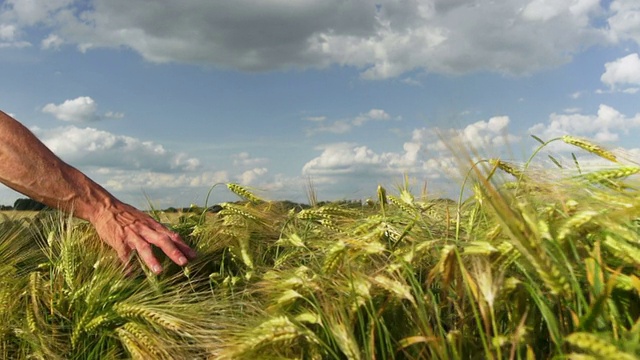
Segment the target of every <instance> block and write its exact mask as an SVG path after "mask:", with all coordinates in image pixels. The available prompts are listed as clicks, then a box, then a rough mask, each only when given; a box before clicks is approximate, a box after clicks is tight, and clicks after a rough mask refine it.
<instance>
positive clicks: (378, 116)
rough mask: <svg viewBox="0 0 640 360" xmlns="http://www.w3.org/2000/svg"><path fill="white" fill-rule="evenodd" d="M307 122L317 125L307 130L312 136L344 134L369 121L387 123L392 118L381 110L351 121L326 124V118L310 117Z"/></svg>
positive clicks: (372, 111) (372, 110) (371, 111)
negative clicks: (318, 134)
mask: <svg viewBox="0 0 640 360" xmlns="http://www.w3.org/2000/svg"><path fill="white" fill-rule="evenodd" d="M306 119H307V120H309V121H312V122H314V123H316V124H317V125H316V126H315V127H313V128H311V129H308V131H307V135H314V134H317V133H333V134H344V133H347V132H349V131H351V129H353V128H354V127H358V126H363V125H364V124H366V123H368V122H371V121H388V120H392V119H393V118H392V117H391V115H389V114H388V113H387V112H386V111H384V110H382V109H371V110H369V111H368V112H366V113H362V114H359V115H358V116H356V117H354V118H353V119H343V120H336V121H334V122H332V123H328V124H327V123H326V122H325V120H326V117H324V116H322V117H312V118H306ZM400 119H401V117H399V116H398V117H396V118H395V120H400Z"/></svg>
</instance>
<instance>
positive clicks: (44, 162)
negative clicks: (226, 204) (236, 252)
mask: <svg viewBox="0 0 640 360" xmlns="http://www.w3.org/2000/svg"><path fill="white" fill-rule="evenodd" d="M0 182H2V183H4V184H5V185H7V186H9V187H10V188H12V189H14V190H16V191H19V192H21V193H23V194H25V195H27V196H29V197H30V198H32V199H34V200H37V201H40V202H42V203H44V204H46V205H48V206H50V207H53V208H58V209H61V210H63V211H67V212H70V213H71V214H73V215H74V216H76V217H79V218H81V219H85V220H88V221H89V222H91V224H93V226H94V227H95V228H96V231H97V232H98V235H99V236H100V238H101V239H102V240H103V241H104V242H105V243H107V244H108V245H109V246H111V247H112V248H113V249H114V250H115V251H116V252H117V253H118V257H119V258H120V260H122V261H123V262H124V263H125V264H128V261H129V259H130V255H131V253H132V252H134V251H135V252H137V253H138V255H139V256H140V258H141V259H142V261H143V262H144V263H145V264H146V265H147V266H148V267H149V268H150V269H151V270H152V271H153V272H155V273H159V272H161V271H162V267H161V266H160V262H159V261H158V259H156V257H155V256H154V255H153V246H157V247H159V248H160V249H161V250H162V251H163V252H164V253H165V254H167V256H168V257H169V258H170V259H171V260H173V262H175V263H176V264H178V265H181V266H182V265H186V263H187V262H188V260H189V259H191V258H193V257H195V252H194V251H193V250H192V249H190V248H189V246H187V245H186V244H185V243H184V242H183V241H182V239H180V237H179V236H178V235H177V234H175V233H173V232H171V231H169V230H168V229H167V228H165V227H164V226H162V225H161V224H159V223H158V222H156V221H155V220H153V219H152V218H151V217H150V216H149V215H147V214H145V213H143V212H142V211H140V210H138V209H136V208H134V207H132V206H130V205H127V204H125V203H123V202H121V201H119V200H118V199H116V198H115V197H114V196H113V195H111V194H110V193H109V192H108V191H107V190H105V189H104V188H103V187H101V186H100V185H98V184H97V183H95V182H94V181H93V180H91V179H89V178H88V177H87V176H86V175H85V174H83V173H82V172H80V171H78V170H77V169H75V168H74V167H72V166H70V165H68V164H67V163H65V162H64V161H62V160H61V159H60V158H58V157H57V156H56V155H55V154H53V153H52V152H51V151H50V150H49V149H47V147H46V146H45V145H44V144H43V143H42V142H40V140H38V139H37V138H36V137H35V136H34V135H33V134H32V133H31V132H30V131H29V130H28V129H27V128H25V127H24V126H23V125H22V124H20V123H19V122H18V121H16V120H15V119H13V118H12V117H11V116H9V115H7V114H5V113H3V112H2V111H0Z"/></svg>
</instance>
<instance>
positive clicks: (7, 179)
mask: <svg viewBox="0 0 640 360" xmlns="http://www.w3.org/2000/svg"><path fill="white" fill-rule="evenodd" d="M0 182H2V183H4V184H5V185H7V186H9V187H10V188H12V189H14V190H16V191H18V192H21V193H23V194H25V195H27V196H29V197H30V198H32V199H34V200H37V201H40V202H42V203H44V204H46V205H48V206H51V207H54V208H59V209H61V210H64V211H68V212H71V213H72V214H73V215H74V216H76V217H79V218H82V219H86V220H90V221H93V220H94V217H95V216H96V214H98V213H99V212H100V210H104V209H105V208H108V207H111V206H112V205H113V202H114V201H117V200H115V198H113V196H111V195H110V194H109V193H108V192H107V191H106V190H105V189H104V188H102V187H101V186H100V185H98V184H96V183H95V182H93V181H92V180H91V179H89V178H88V177H87V176H85V175H84V174H82V173H81V172H80V171H78V170H77V169H75V168H73V167H72V166H70V165H68V164H66V163H65V162H63V161H62V160H61V159H60V158H58V157H57V156H56V155H55V154H53V153H52V152H51V151H50V150H49V149H48V148H47V147H46V146H45V145H44V144H43V143H42V142H40V140H38V139H37V138H36V137H35V135H33V134H32V133H31V132H30V131H29V130H28V129H27V128H25V127H24V126H23V125H22V124H20V123H19V122H17V121H16V120H14V119H13V118H11V117H10V116H8V115H6V114H5V113H3V112H1V111H0Z"/></svg>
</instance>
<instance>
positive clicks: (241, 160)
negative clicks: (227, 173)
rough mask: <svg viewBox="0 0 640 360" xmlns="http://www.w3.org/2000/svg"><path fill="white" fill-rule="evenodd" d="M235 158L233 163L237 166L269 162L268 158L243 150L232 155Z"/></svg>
mask: <svg viewBox="0 0 640 360" xmlns="http://www.w3.org/2000/svg"><path fill="white" fill-rule="evenodd" d="M231 158H232V159H233V165H234V166H236V167H241V168H247V167H254V166H258V165H264V164H266V163H268V162H269V159H267V158H258V157H252V156H251V155H250V154H249V153H248V152H246V151H243V152H240V153H238V154H233V155H232V156H231Z"/></svg>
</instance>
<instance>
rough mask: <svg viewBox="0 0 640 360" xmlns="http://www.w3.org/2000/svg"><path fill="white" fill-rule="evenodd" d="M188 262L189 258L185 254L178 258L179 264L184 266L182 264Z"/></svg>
mask: <svg viewBox="0 0 640 360" xmlns="http://www.w3.org/2000/svg"><path fill="white" fill-rule="evenodd" d="M186 264H187V258H186V257H184V256H180V257H179V258H178V265H180V266H182V265H186Z"/></svg>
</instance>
